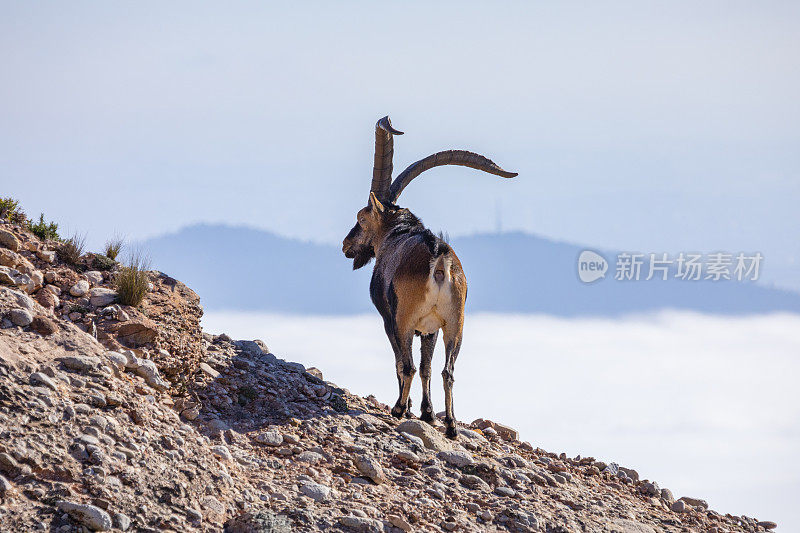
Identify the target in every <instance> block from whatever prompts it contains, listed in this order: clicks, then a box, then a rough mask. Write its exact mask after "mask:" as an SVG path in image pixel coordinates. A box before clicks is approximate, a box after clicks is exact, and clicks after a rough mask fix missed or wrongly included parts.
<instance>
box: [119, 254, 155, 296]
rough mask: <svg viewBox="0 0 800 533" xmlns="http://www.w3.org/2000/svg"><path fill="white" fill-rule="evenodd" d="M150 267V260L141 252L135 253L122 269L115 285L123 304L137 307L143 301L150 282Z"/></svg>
mask: <svg viewBox="0 0 800 533" xmlns="http://www.w3.org/2000/svg"><path fill="white" fill-rule="evenodd" d="M149 268H150V261H149V260H148V259H147V258H146V257H144V256H143V255H141V254H140V253H134V254H132V255H131V257H130V259H129V260H128V263H127V264H126V265H125V266H124V267H122V268H121V269H120V271H119V272H118V273H117V276H116V277H115V279H114V286H115V288H116V289H117V295H118V298H119V302H120V303H121V304H123V305H130V306H133V307H136V306H137V305H139V304H140V303H142V300H144V297H145V296H146V295H147V288H148V285H149V283H150V282H149V280H148V279H147V270H148V269H149Z"/></svg>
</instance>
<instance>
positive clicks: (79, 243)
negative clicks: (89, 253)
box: [57, 233, 86, 265]
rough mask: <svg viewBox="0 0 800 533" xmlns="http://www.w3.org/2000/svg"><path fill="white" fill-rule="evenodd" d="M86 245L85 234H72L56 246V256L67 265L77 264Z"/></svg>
mask: <svg viewBox="0 0 800 533" xmlns="http://www.w3.org/2000/svg"><path fill="white" fill-rule="evenodd" d="M85 247H86V235H78V234H77V233H75V234H73V235H72V237H70V238H69V239H67V240H66V241H64V242H63V243H61V246H59V247H58V250H57V252H58V257H60V258H61V260H62V261H64V262H65V263H67V264H69V265H77V264H78V261H79V260H80V258H81V257H82V256H83V249H84V248H85Z"/></svg>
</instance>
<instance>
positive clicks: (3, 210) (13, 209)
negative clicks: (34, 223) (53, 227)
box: [0, 196, 28, 224]
mask: <svg viewBox="0 0 800 533" xmlns="http://www.w3.org/2000/svg"><path fill="white" fill-rule="evenodd" d="M0 220H6V221H8V222H13V223H14V224H27V223H28V217H27V216H26V215H25V211H23V210H22V208H21V207H20V206H19V202H18V201H17V200H14V199H13V198H11V197H10V196H9V197H8V198H0Z"/></svg>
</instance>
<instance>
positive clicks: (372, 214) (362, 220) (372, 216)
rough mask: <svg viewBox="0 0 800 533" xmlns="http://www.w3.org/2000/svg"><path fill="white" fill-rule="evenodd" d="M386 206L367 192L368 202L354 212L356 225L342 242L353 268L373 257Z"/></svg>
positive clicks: (343, 250)
mask: <svg viewBox="0 0 800 533" xmlns="http://www.w3.org/2000/svg"><path fill="white" fill-rule="evenodd" d="M385 214H386V208H385V207H384V205H383V204H382V203H381V201H380V200H378V198H377V196H375V193H374V192H370V193H369V204H368V205H367V207H365V208H363V209H361V210H359V212H358V213H356V225H355V226H353V229H351V230H350V233H348V234H347V237H345V238H344V241H343V242H342V252H344V256H345V257H347V258H348V259H352V260H353V270H356V269H358V268H361V267H363V266H364V265H366V264H367V263H369V262H370V260H371V259H372V258H373V257H375V244H376V243H377V240H378V238H379V237H380V236H381V235H383V234H384V233H385V231H386V230H385Z"/></svg>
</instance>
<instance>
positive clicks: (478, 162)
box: [342, 116, 517, 438]
mask: <svg viewBox="0 0 800 533" xmlns="http://www.w3.org/2000/svg"><path fill="white" fill-rule="evenodd" d="M402 133H403V132H401V131H398V130H396V129H394V128H393V127H392V124H391V122H390V120H389V117H388V116H387V117H384V118H382V119H380V120H379V121H378V123H377V124H376V125H375V164H374V168H373V171H372V186H371V188H370V193H369V201H368V205H367V206H366V207H364V208H363V209H361V210H360V211H358V213H357V215H356V225H355V226H353V229H351V230H350V233H348V234H347V237H345V239H344V242H343V243H342V252H344V255H345V257H347V258H349V259H352V260H353V269H358V268H361V267H363V266H364V265H366V264H367V263H369V262H370V260H371V259H372V258H375V267H374V270H373V272H372V281H371V283H370V296H371V298H372V303H373V304H374V305H375V307H376V308H377V309H378V312H379V313H380V314H381V316H382V317H383V324H384V329H385V330H386V335H387V336H388V337H389V342H390V343H391V345H392V349H393V350H394V357H395V366H396V370H397V383H398V387H399V390H400V392H399V397H398V399H397V403H396V404H395V406H394V408H392V415H393V416H395V417H397V418H402V417H403V416H404V415H407V414H410V409H411V400H410V398H409V392H410V390H411V382H412V380H413V378H414V374H416V371H417V369H416V367H415V366H414V359H413V356H412V353H411V346H412V341H413V338H414V335H419V336H420V337H421V340H422V357H421V361H420V376H421V378H422V416H421V418H422V420H424V421H427V422H432V421H433V417H434V414H433V413H434V411H433V406H432V405H431V399H430V381H431V358H432V357H433V349H434V347H435V345H436V340H437V338H438V335H439V330H440V329H441V330H442V334H443V336H444V343H445V364H444V370H443V371H442V378H443V381H444V397H445V426H446V433H447V436H448V437H450V438H455V437H456V434H457V433H456V423H455V416H454V414H453V368H454V366H455V362H456V358H457V357H458V352H459V350H460V348H461V336H462V331H463V328H464V303H465V301H466V298H467V279H466V277H465V276H464V271H463V270H462V269H461V262H460V261H459V260H458V257H457V256H456V254H455V252H454V251H453V249H452V248H451V247H450V246H449V245H448V244H447V243H446V242H444V240H442V239H441V238H440V237H437V236H435V235H434V234H433V233H431V231H430V230H428V229H426V228H425V226H423V224H422V222H421V221H420V220H419V219H418V218H417V217H416V216H414V215H413V214H412V213H411V212H410V211H409V210H408V209H403V208H400V207H398V206H397V205H395V202H397V199H398V197H399V196H400V193H401V192H403V189H405V188H406V186H407V185H408V184H409V183H411V181H412V180H413V179H414V178H416V177H417V176H419V175H420V174H421V173H423V172H425V171H426V170H429V169H431V168H434V167H438V166H442V165H461V166H466V167H471V168H474V169H478V170H482V171H484V172H488V173H490V174H495V175H497V176H502V177H504V178H513V177H514V176H516V175H517V174H516V173H514V172H507V171H505V170H503V169H502V168H500V167H499V166H497V165H496V164H494V163H493V162H492V161H491V160H489V159H487V158H485V157H483V156H481V155H478V154H475V153H472V152H467V151H464V150H447V151H444V152H438V153H436V154H433V155H430V156H428V157H426V158H424V159H421V160H419V161H417V162H416V163H414V164H412V165H411V166H409V167H408V168H407V169H405V170H404V171H403V172H401V173H400V175H398V176H397V178H396V179H395V180H394V181H392V155H393V146H394V145H393V136H394V135H402Z"/></svg>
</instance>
